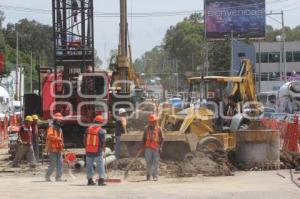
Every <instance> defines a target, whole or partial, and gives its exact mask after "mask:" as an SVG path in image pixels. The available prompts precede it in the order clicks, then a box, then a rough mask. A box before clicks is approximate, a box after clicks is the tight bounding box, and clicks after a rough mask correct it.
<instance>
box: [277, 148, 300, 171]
mask: <svg viewBox="0 0 300 199" xmlns="http://www.w3.org/2000/svg"><path fill="white" fill-rule="evenodd" d="M280 162H281V163H282V164H281V169H299V170H300V154H299V153H292V152H287V151H281V153H280Z"/></svg>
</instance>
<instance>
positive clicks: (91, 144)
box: [84, 115, 106, 186]
mask: <svg viewBox="0 0 300 199" xmlns="http://www.w3.org/2000/svg"><path fill="white" fill-rule="evenodd" d="M103 123H104V118H103V117H102V116H101V115H98V116H96V117H95V119H94V124H93V125H91V126H90V127H88V128H87V130H86V133H85V138H84V143H85V151H86V175H87V179H88V183H87V185H95V184H96V183H95V182H94V180H93V176H94V174H93V164H94V162H95V161H96V171H97V173H98V175H99V179H98V185H99V186H105V185H106V184H105V183H104V178H105V167H104V159H103V156H104V155H105V154H104V153H105V134H106V131H105V130H104V129H103V128H102V124H103Z"/></svg>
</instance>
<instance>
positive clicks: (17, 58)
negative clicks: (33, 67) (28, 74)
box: [15, 32, 20, 101]
mask: <svg viewBox="0 0 300 199" xmlns="http://www.w3.org/2000/svg"><path fill="white" fill-rule="evenodd" d="M16 48H17V52H16V54H17V55H16V90H15V92H16V98H17V100H18V101H19V100H20V98H19V97H20V96H19V74H18V73H19V32H17V43H16Z"/></svg>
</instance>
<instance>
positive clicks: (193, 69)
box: [192, 53, 195, 72]
mask: <svg viewBox="0 0 300 199" xmlns="http://www.w3.org/2000/svg"><path fill="white" fill-rule="evenodd" d="M192 71H193V72H194V71H195V68H194V53H192Z"/></svg>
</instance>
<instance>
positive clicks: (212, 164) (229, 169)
mask: <svg viewBox="0 0 300 199" xmlns="http://www.w3.org/2000/svg"><path fill="white" fill-rule="evenodd" d="M176 165H177V169H175V166H173V165H171V168H172V167H173V168H174V169H175V171H174V172H172V173H169V174H171V175H172V174H173V175H175V176H177V177H190V176H196V175H198V174H202V175H204V176H231V175H233V171H234V170H235V168H234V167H233V166H232V165H231V163H230V162H229V160H228V158H227V153H226V152H224V151H216V152H212V151H195V152H191V153H188V154H187V155H186V156H185V159H184V160H183V161H182V162H177V163H176Z"/></svg>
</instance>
